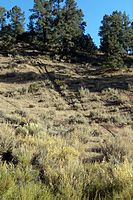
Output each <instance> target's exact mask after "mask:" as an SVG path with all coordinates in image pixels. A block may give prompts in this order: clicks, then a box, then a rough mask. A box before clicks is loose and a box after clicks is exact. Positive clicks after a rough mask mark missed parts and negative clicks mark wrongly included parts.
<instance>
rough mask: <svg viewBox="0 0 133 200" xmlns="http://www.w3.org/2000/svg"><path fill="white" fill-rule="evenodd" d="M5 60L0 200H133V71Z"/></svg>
mask: <svg viewBox="0 0 133 200" xmlns="http://www.w3.org/2000/svg"><path fill="white" fill-rule="evenodd" d="M0 59H1V68H0V69H1V75H0V127H1V128H0V198H2V199H4V200H6V199H49V200H52V199H68V200H69V199H73V200H75V199H79V200H80V199H81V200H82V199H90V200H91V199H110V200H112V199H118V198H120V199H127V200H128V199H132V198H133V193H132V191H133V190H132V189H133V188H132V185H133V165H132V159H133V157H132V154H133V147H132V141H133V134H132V133H133V123H132V120H133V116H132V109H133V107H132V105H133V104H132V103H133V98H132V84H133V78H132V76H133V69H132V68H129V69H128V68H123V69H122V70H118V71H111V72H108V71H106V70H105V69H102V68H101V67H100V68H99V69H98V66H97V68H96V67H95V66H94V67H93V65H92V64H91V63H90V64H89V65H86V64H68V63H61V62H58V61H55V60H54V62H53V61H52V60H49V59H48V58H47V57H45V56H41V55H39V56H36V57H31V56H27V57H22V56H16V57H15V58H11V57H3V56H1V57H0ZM130 59H131V58H130ZM70 69H71V70H70ZM87 72H89V73H87Z"/></svg>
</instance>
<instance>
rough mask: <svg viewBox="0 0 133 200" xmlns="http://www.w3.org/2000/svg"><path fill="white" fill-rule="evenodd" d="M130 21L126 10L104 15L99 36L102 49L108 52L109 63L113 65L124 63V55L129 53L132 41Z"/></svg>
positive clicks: (118, 65) (117, 65)
mask: <svg viewBox="0 0 133 200" xmlns="http://www.w3.org/2000/svg"><path fill="white" fill-rule="evenodd" d="M129 25H130V21H129V18H128V16H126V14H125V12H124V13H121V12H118V11H114V12H113V13H112V15H110V16H109V15H105V16H104V17H103V21H102V26H101V27H100V31H99V36H100V37H101V50H102V51H103V52H104V53H105V54H106V58H107V64H108V65H110V66H113V67H120V66H121V65H123V59H122V56H123V55H124V54H125V53H127V49H128V45H129V42H130V34H129V31H130V28H129V27H130V26H129Z"/></svg>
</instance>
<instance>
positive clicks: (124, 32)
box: [0, 0, 133, 66]
mask: <svg viewBox="0 0 133 200" xmlns="http://www.w3.org/2000/svg"><path fill="white" fill-rule="evenodd" d="M30 11H31V15H30V17H29V23H28V25H27V27H28V29H27V30H25V29H24V25H25V14H24V12H23V11H22V10H21V8H20V7H18V6H14V7H13V8H12V9H11V10H8V11H7V10H6V9H5V8H4V7H2V6H0V50H1V51H10V50H11V49H12V47H13V45H14V44H16V43H18V42H27V43H29V44H30V45H31V46H34V47H35V48H38V49H39V50H41V51H45V52H46V51H49V52H54V54H59V55H65V56H73V55H78V53H79V52H80V53H81V52H82V53H85V54H86V55H89V56H90V55H94V54H95V52H96V50H97V47H96V45H95V44H94V42H93V39H92V38H91V36H90V35H89V34H86V33H85V27H86V22H85V21H84V14H83V11H82V10H81V9H80V8H78V6H77V4H76V2H75V0H34V5H33V8H32V9H30ZM99 36H100V50H101V51H102V52H103V53H105V54H106V63H107V64H108V65H114V66H119V65H122V62H123V55H125V54H127V51H128V47H129V46H133V22H131V21H130V19H129V17H128V16H127V15H126V13H125V12H123V13H122V12H118V11H114V12H113V13H112V14H111V15H105V16H104V17H103V20H102V22H101V26H100V30H99ZM112 63H113V64H112Z"/></svg>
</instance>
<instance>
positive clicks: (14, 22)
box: [8, 6, 25, 37]
mask: <svg viewBox="0 0 133 200" xmlns="http://www.w3.org/2000/svg"><path fill="white" fill-rule="evenodd" d="M8 18H9V20H10V26H11V31H12V33H13V34H14V36H16V37H17V36H18V35H19V34H22V33H23V32H24V21H25V16H24V12H22V10H21V8H19V7H18V6H14V7H13V8H12V9H11V10H10V11H9V12H8Z"/></svg>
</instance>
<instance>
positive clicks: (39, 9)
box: [29, 0, 54, 44]
mask: <svg viewBox="0 0 133 200" xmlns="http://www.w3.org/2000/svg"><path fill="white" fill-rule="evenodd" d="M53 3H54V1H53V0H49V1H48V0H34V6H33V9H31V11H32V15H31V16H30V24H29V30H30V31H33V30H34V32H35V33H36V34H37V35H38V37H39V38H41V39H42V40H43V42H44V44H46V43H48V37H49V36H50V32H51V20H52V8H53Z"/></svg>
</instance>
